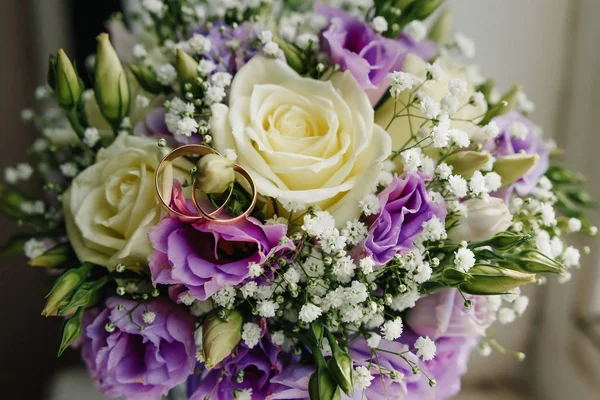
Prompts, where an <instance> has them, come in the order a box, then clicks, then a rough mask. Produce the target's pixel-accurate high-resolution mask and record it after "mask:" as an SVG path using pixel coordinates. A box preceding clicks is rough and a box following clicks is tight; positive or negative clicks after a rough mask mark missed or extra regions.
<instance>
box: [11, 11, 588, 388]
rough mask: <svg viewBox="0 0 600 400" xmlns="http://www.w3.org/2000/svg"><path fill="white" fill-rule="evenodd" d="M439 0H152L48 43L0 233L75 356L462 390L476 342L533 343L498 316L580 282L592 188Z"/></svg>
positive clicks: (267, 378)
mask: <svg viewBox="0 0 600 400" xmlns="http://www.w3.org/2000/svg"><path fill="white" fill-rule="evenodd" d="M442 2H443V1H442V0H375V1H372V0H371V1H370V0H352V1H350V0H347V1H344V0H336V1H331V2H329V4H325V3H317V4H312V3H311V2H308V1H292V0H287V1H267V0H246V1H242V0H226V1H225V0H224V1H219V0H208V1H202V0H164V1H161V0H142V1H141V2H140V6H139V8H138V9H137V10H134V11H133V12H132V13H130V14H129V15H127V25H126V24H125V22H124V19H123V16H115V17H114V18H113V19H112V20H111V21H110V22H109V23H108V30H109V32H110V33H109V34H101V35H100V36H98V51H97V54H96V55H95V56H93V57H90V59H89V60H88V62H87V63H86V64H85V65H77V66H75V65H74V64H73V63H72V61H71V60H70V59H69V58H68V56H67V55H66V54H65V52H64V51H62V50H59V51H58V53H57V54H56V55H52V56H51V57H50V65H49V69H48V82H47V85H45V86H43V87H41V88H39V89H38V90H37V92H36V96H37V97H38V98H39V99H40V100H42V101H43V102H44V104H43V107H41V109H40V111H39V112H34V111H33V110H25V111H24V112H23V118H24V119H25V120H26V121H29V122H31V123H33V124H35V125H36V126H37V127H38V128H39V130H40V131H41V132H42V135H41V137H40V138H38V139H37V140H36V141H35V143H34V144H33V146H32V147H31V150H30V152H29V155H30V156H31V159H32V162H31V164H26V163H23V164H19V165H17V166H16V167H11V168H7V169H6V170H5V182H6V183H5V184H2V185H1V186H0V192H1V194H2V196H1V197H0V210H1V211H2V213H3V214H5V215H8V216H10V217H13V218H15V219H17V220H18V221H20V222H21V223H22V224H23V225H24V226H28V227H30V228H31V229H30V230H29V231H28V233H26V234H22V235H18V236H15V237H14V238H13V239H12V240H11V241H10V242H9V243H8V244H6V245H5V246H4V247H2V249H1V253H2V254H3V255H13V254H18V253H20V252H24V253H25V254H26V255H27V256H28V257H29V258H30V262H29V263H30V265H31V266H34V267H42V268H45V269H47V270H48V274H49V275H50V276H51V277H52V278H53V279H54V280H55V281H54V284H53V286H52V288H51V290H49V293H48V296H47V302H46V306H45V308H44V310H43V311H42V315H44V316H57V317H59V318H62V319H64V321H65V322H64V328H63V334H62V342H61V343H60V350H59V354H60V353H62V352H63V351H64V350H65V349H66V348H68V347H74V348H78V349H80V351H81V353H82V356H83V359H84V361H85V363H86V365H87V367H88V370H89V373H90V375H91V377H92V379H93V380H94V382H95V383H96V384H97V386H98V388H99V389H100V390H101V391H102V392H104V393H105V394H106V395H107V396H109V397H113V398H116V397H123V398H125V399H160V398H161V397H162V396H165V395H167V394H168V393H170V392H171V393H172V391H173V390H174V389H177V390H181V388H182V387H183V388H184V391H185V392H186V393H187V394H186V398H189V399H193V400H203V399H238V400H241V399H244V400H248V399H311V400H317V399H319V400H330V399H369V400H376V399H445V398H448V397H451V396H453V395H455V394H456V393H457V392H458V391H459V390H460V379H461V376H462V374H464V372H465V370H466V364H467V360H468V358H469V355H470V353H471V352H472V351H473V350H474V349H475V348H478V349H479V351H480V352H481V353H482V354H484V355H486V354H489V353H490V352H491V351H492V349H496V350H499V351H501V352H509V353H512V354H514V355H516V356H517V358H518V359H522V358H523V357H524V355H523V354H522V353H520V352H517V351H513V350H508V349H506V348H504V347H503V346H502V345H501V344H500V343H498V341H497V340H496V339H494V337H493V336H492V335H491V334H489V332H488V334H487V335H486V329H487V328H488V327H489V326H490V324H491V323H492V322H494V321H495V320H497V321H498V322H499V323H501V324H506V323H510V322H512V321H513V320H514V319H515V318H516V317H518V316H520V315H521V314H522V313H523V312H524V311H525V309H526V308H527V304H528V299H527V297H526V296H522V295H521V294H520V289H519V288H520V287H521V286H522V285H525V284H529V283H537V284H543V283H544V282H545V281H546V276H547V275H548V274H555V275H556V276H557V279H559V280H561V281H567V280H568V279H569V277H570V276H571V270H572V269H573V268H575V267H578V266H579V261H580V251H579V250H578V249H576V248H575V247H572V246H569V245H567V244H565V243H564V242H563V240H564V236H565V235H566V234H568V233H574V232H582V233H587V234H591V235H595V234H596V232H597V229H596V227H594V226H592V225H591V224H590V222H589V220H588V219H587V218H586V216H585V209H586V208H587V207H592V206H593V201H592V200H591V199H590V198H589V196H588V195H587V194H586V192H585V191H584V190H583V189H582V186H583V182H584V178H583V177H582V176H580V175H579V174H578V173H575V172H572V171H570V170H568V169H567V168H565V167H564V166H561V165H560V164H558V163H557V162H556V161H555V157H556V156H557V155H560V151H559V149H557V148H556V147H555V145H554V144H553V143H552V141H551V140H550V139H545V138H544V137H543V135H542V132H541V129H540V128H539V127H538V126H537V125H535V124H534V123H533V122H532V121H531V120H530V119H529V118H528V115H529V114H530V113H531V112H532V111H533V108H534V106H533V104H532V103H531V101H529V100H528V99H527V97H526V96H525V94H524V93H523V91H522V90H521V88H520V87H519V86H515V87H513V88H511V89H510V90H508V91H507V92H506V93H504V94H499V93H498V92H497V90H496V88H495V87H494V83H493V81H492V80H489V79H487V78H485V77H484V76H483V75H481V74H480V73H479V72H478V71H477V68H476V67H474V66H473V65H470V64H468V63H467V59H469V58H471V57H473V56H474V53H475V49H474V46H473V42H472V41H471V40H470V39H469V38H467V37H465V36H464V35H462V34H453V33H452V32H451V21H450V14H449V11H448V10H440V11H438V12H436V9H438V8H439V6H440V4H441V3H442ZM430 16H431V18H428V17H430ZM426 19H428V21H425V20H426ZM424 21H425V22H424ZM126 26H128V27H126ZM34 173H35V174H36V176H38V177H39V180H40V182H41V183H42V184H43V189H44V190H43V194H42V195H38V196H37V197H35V196H34V197H30V196H28V195H26V194H24V193H23V192H22V191H21V190H19V189H18V187H17V184H18V183H19V182H21V181H24V180H27V179H29V178H30V177H31V176H33V174H34ZM583 250H584V251H585V250H586V249H583ZM587 250H589V249H587Z"/></svg>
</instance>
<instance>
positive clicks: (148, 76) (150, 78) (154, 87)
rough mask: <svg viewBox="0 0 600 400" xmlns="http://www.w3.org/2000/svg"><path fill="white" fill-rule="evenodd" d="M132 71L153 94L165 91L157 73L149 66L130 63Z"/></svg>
mask: <svg viewBox="0 0 600 400" xmlns="http://www.w3.org/2000/svg"><path fill="white" fill-rule="evenodd" d="M129 69H130V71H131V72H132V73H133V76H134V77H135V79H136V80H137V82H138V83H139V85H140V86H141V87H142V89H144V90H145V91H147V92H149V93H152V94H159V93H161V92H162V91H163V86H162V85H161V84H160V82H158V80H157V79H156V75H155V74H154V73H153V72H152V71H151V70H150V69H149V68H147V67H141V66H139V65H130V66H129Z"/></svg>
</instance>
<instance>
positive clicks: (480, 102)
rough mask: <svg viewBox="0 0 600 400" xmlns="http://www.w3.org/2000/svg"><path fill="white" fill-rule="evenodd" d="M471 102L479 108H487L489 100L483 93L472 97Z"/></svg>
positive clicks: (474, 94) (476, 93) (477, 93)
mask: <svg viewBox="0 0 600 400" xmlns="http://www.w3.org/2000/svg"><path fill="white" fill-rule="evenodd" d="M471 101H472V102H473V103H475V106H476V107H477V108H482V109H486V108H487V100H486V99H485V95H484V94H483V93H481V92H475V93H473V96H471Z"/></svg>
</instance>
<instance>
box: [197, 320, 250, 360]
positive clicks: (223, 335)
mask: <svg viewBox="0 0 600 400" xmlns="http://www.w3.org/2000/svg"><path fill="white" fill-rule="evenodd" d="M224 317H225V319H223V318H220V317H219V313H218V312H217V311H216V310H215V311H213V312H211V313H210V314H209V315H208V316H207V317H206V319H205V320H204V324H203V325H202V353H203V355H204V360H205V362H204V365H205V366H206V369H212V368H214V367H215V366H216V365H217V364H219V363H220V362H221V361H223V360H224V359H225V358H226V357H227V356H229V355H230V354H231V352H232V351H233V350H234V349H235V348H236V347H237V345H238V344H239V343H240V340H242V322H243V319H242V314H241V313H240V312H239V311H236V310H234V311H226V314H224Z"/></svg>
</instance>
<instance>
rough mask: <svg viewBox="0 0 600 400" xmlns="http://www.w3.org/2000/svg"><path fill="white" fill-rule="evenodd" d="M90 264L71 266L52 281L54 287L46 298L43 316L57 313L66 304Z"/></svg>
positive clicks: (84, 276)
mask: <svg viewBox="0 0 600 400" xmlns="http://www.w3.org/2000/svg"><path fill="white" fill-rule="evenodd" d="M91 268H92V265H91V264H84V265H83V266H81V267H79V268H73V269H70V270H68V271H67V272H65V273H64V274H62V275H61V276H60V278H58V280H57V281H56V282H55V283H54V287H52V290H51V291H50V293H48V296H46V298H47V299H48V300H46V306H45V307H44V310H43V311H42V315H43V316H45V317H48V316H51V315H57V314H58V312H59V310H60V308H62V307H64V306H65V305H67V304H68V302H69V300H70V299H71V297H72V296H73V294H74V293H75V290H77V288H78V287H79V286H80V285H81V284H82V283H83V282H84V281H85V279H86V277H87V274H88V272H89V271H90V269H91Z"/></svg>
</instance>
